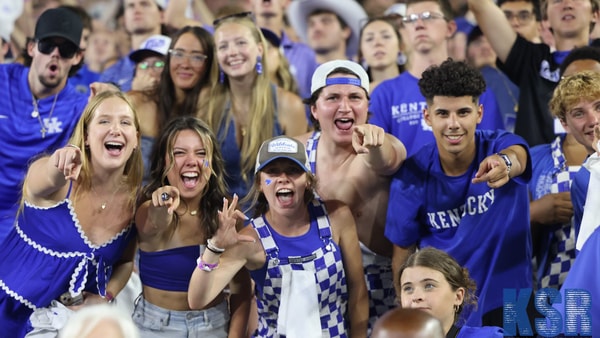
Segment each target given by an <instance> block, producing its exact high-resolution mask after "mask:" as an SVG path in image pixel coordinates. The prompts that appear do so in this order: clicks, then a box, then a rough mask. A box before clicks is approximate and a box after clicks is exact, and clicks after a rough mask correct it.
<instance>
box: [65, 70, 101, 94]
mask: <svg viewBox="0 0 600 338" xmlns="http://www.w3.org/2000/svg"><path fill="white" fill-rule="evenodd" d="M99 79H100V73H96V72H93V71H91V70H90V68H89V67H88V65H85V64H84V65H83V66H82V67H81V69H79V71H78V72H77V73H75V74H74V75H73V76H71V77H70V78H69V83H70V84H71V85H72V86H73V87H75V89H76V90H77V91H78V92H79V93H82V94H85V95H90V84H92V83H93V82H96V81H98V80H99Z"/></svg>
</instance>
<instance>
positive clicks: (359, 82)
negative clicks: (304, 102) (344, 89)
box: [310, 60, 369, 95]
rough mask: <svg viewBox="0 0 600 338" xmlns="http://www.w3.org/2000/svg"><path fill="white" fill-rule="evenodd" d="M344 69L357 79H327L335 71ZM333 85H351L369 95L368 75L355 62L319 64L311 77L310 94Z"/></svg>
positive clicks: (340, 61) (344, 61)
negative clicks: (360, 88)
mask: <svg viewBox="0 0 600 338" xmlns="http://www.w3.org/2000/svg"><path fill="white" fill-rule="evenodd" d="M338 68H345V69H347V70H349V71H351V72H352V73H354V74H356V76H358V79H355V78H347V77H340V78H338V77H336V78H332V79H328V78H327V77H328V76H329V75H330V74H331V72H333V71H334V70H335V69H338ZM334 84H351V85H355V86H359V87H362V88H363V89H364V90H365V91H366V92H367V94H368V93H369V75H367V72H366V71H365V69H364V68H363V67H362V66H361V65H359V64H358V63H356V62H353V61H349V60H333V61H328V62H325V63H323V64H321V65H320V66H319V67H317V69H316V70H315V72H314V73H313V76H312V81H311V86H310V94H311V95H312V94H314V93H315V92H316V91H317V90H319V89H321V88H323V87H325V86H330V85H334Z"/></svg>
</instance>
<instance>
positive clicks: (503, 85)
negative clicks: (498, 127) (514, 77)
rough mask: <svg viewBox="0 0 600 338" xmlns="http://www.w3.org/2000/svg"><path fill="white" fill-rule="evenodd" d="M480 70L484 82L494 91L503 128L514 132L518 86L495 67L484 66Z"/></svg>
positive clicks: (517, 105)
mask: <svg viewBox="0 0 600 338" xmlns="http://www.w3.org/2000/svg"><path fill="white" fill-rule="evenodd" d="M480 71H481V75H483V78H484V79H485V84H486V85H487V87H488V88H489V89H490V90H491V91H492V93H494V96H496V101H497V102H498V108H499V109H500V114H501V115H502V122H503V123H504V129H505V130H507V131H510V132H514V131H515V122H516V120H517V112H516V109H515V108H518V107H519V87H517V85H515V84H514V83H513V82H512V81H511V80H510V79H509V78H508V76H506V74H504V73H503V72H502V71H501V70H499V69H497V68H494V67H491V66H484V67H482V68H481V69H480ZM484 113H485V111H484Z"/></svg>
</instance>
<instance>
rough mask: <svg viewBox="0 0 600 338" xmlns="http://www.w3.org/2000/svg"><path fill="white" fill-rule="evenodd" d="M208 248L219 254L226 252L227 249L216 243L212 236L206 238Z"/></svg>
mask: <svg viewBox="0 0 600 338" xmlns="http://www.w3.org/2000/svg"><path fill="white" fill-rule="evenodd" d="M206 249H208V250H209V251H211V252H212V253H215V254H217V255H219V254H222V253H223V252H225V249H222V248H219V247H218V246H215V245H214V243H213V241H212V238H209V239H207V240H206Z"/></svg>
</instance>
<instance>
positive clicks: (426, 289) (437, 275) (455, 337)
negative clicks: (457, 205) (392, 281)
mask: <svg viewBox="0 0 600 338" xmlns="http://www.w3.org/2000/svg"><path fill="white" fill-rule="evenodd" d="M399 279H400V290H401V291H400V292H401V293H400V297H399V298H400V299H399V300H400V303H401V305H402V307H403V308H415V309H421V310H423V311H426V312H428V313H430V314H431V315H433V316H434V317H435V318H437V319H439V320H440V322H441V323H442V327H443V329H444V334H445V335H446V337H448V338H471V337H473V338H500V337H503V336H504V334H503V333H504V331H503V330H502V329H501V328H499V327H496V326H483V327H470V326H466V325H463V326H460V324H461V322H462V321H464V320H461V319H460V314H461V312H462V310H463V308H464V307H465V306H469V307H473V308H476V307H477V297H476V296H475V289H476V287H477V286H476V284H475V281H474V280H473V279H471V277H470V276H469V271H468V270H467V269H466V268H463V267H462V266H460V264H458V262H457V261H456V260H455V259H454V258H452V257H451V256H450V255H448V254H447V253H446V252H444V251H442V250H439V249H435V248H433V247H426V248H423V249H421V250H419V251H417V252H416V253H414V254H412V255H411V256H410V257H408V260H407V261H406V263H404V265H403V266H402V267H401V268H400V278H399Z"/></svg>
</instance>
